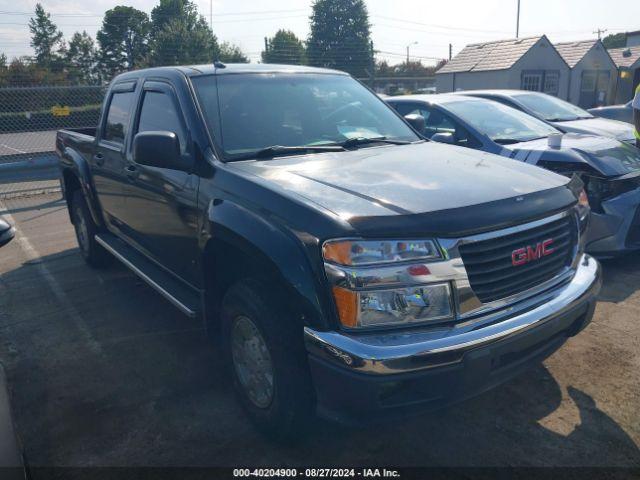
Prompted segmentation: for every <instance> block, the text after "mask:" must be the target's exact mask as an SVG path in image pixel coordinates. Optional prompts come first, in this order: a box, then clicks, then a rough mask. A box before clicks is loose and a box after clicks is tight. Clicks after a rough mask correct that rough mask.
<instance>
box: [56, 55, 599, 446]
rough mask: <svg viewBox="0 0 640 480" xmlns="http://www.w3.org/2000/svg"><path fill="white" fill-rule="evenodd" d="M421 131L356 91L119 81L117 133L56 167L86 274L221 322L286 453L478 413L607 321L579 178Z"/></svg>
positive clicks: (227, 68) (319, 82) (110, 130)
mask: <svg viewBox="0 0 640 480" xmlns="http://www.w3.org/2000/svg"><path fill="white" fill-rule="evenodd" d="M408 120H410V121H412V122H414V124H417V123H419V122H420V119H419V118H415V117H412V118H410V119H408ZM408 120H405V119H403V118H402V117H400V116H399V115H398V114H397V113H396V112H394V111H393V110H392V109H391V108H390V107H388V106H387V105H386V104H385V103H384V102H383V101H382V100H380V99H379V98H377V97H376V96H375V95H374V94H373V93H372V92H371V91H369V90H368V89H367V88H366V87H364V86H363V85H361V84H360V83H359V82H357V81H356V80H354V79H353V78H351V77H350V76H348V75H346V74H343V73H341V72H336V71H331V70H320V69H313V68H306V67H292V66H274V65H222V64H214V65H205V66H193V67H171V68H159V69H149V70H141V71H136V72H130V73H126V74H123V75H120V76H118V77H117V78H116V79H115V80H113V82H112V83H111V86H110V88H109V91H108V93H107V95H106V99H105V102H104V106H103V113H102V118H101V120H100V124H99V125H98V126H97V128H94V129H79V130H61V131H60V132H59V133H58V136H57V141H56V149H57V152H58V155H59V156H60V169H61V170H60V171H61V182H62V187H63V191H64V194H65V198H66V200H67V203H68V206H69V212H70V217H71V220H72V222H73V224H74V226H75V228H76V232H77V237H78V243H79V245H80V251H81V253H82V255H83V256H84V258H85V259H86V260H87V262H88V263H89V264H90V265H92V266H95V267H101V266H104V265H106V264H107V263H108V262H109V260H110V259H112V258H114V257H115V258H116V259H118V260H120V261H121V262H123V263H124V264H125V265H127V266H128V267H129V268H131V270H133V271H134V272H135V273H136V274H137V275H139V276H140V277H141V278H142V279H144V280H145V281H146V282H148V283H149V284H150V285H151V286H152V287H153V288H155V289H156V290H157V291H158V292H159V293H160V294H161V295H163V296H164V297H166V299H167V300H168V301H170V302H171V303H172V304H174V305H175V306H176V307H177V308H178V309H180V310H181V311H182V312H183V313H185V314H186V316H188V317H194V318H198V319H201V320H202V321H203V322H204V325H205V327H206V330H207V332H208V333H209V334H211V335H212V336H214V337H215V338H218V339H220V340H221V342H219V344H221V345H222V350H223V351H224V355H225V357H226V359H227V360H228V364H229V369H230V373H231V375H232V378H233V382H234V385H235V387H236V389H237V392H238V394H239V398H240V401H241V402H242V404H243V405H244V407H245V408H246V410H247V412H248V413H249V415H250V416H251V418H252V419H253V420H254V421H255V422H256V423H257V424H258V425H259V426H260V427H263V428H264V429H265V430H269V431H272V432H277V433H278V434H280V435H285V434H289V433H292V432H295V431H297V430H298V429H299V428H300V426H301V425H302V424H303V423H304V420H305V419H307V418H308V417H309V415H310V414H311V413H312V412H314V411H315V412H317V413H320V414H322V415H324V416H327V417H330V418H334V419H338V420H343V421H364V420H368V419H370V418H371V417H376V418H377V417H381V416H394V415H396V414H402V415H405V414H407V413H408V412H412V411H419V410H425V409H434V408H438V407H441V406H443V405H446V404H450V403H452V402H456V401H460V400H462V399H465V398H467V397H469V396H471V395H474V394H477V393H479V392H482V391H484V390H486V389H488V388H491V387H492V386H494V385H497V384H498V383H500V382H503V381H505V380H506V379H508V378H510V377H512V376H513V375H515V374H517V373H519V372H521V371H522V370H523V369H524V368H526V367H527V366H529V365H531V364H532V363H535V362H539V361H541V360H542V359H544V358H545V357H546V356H548V355H549V354H551V353H552V352H553V351H555V350H556V349H557V348H559V346H560V345H562V343H563V342H564V341H565V340H566V339H567V338H568V337H571V336H573V335H576V334H577V333H578V332H579V331H580V330H581V329H582V328H584V327H585V325H586V324H588V323H589V321H590V320H591V317H592V315H593V310H594V306H595V297H596V294H597V292H598V290H599V288H600V284H601V276H600V267H599V265H598V263H597V262H596V261H595V260H594V259H593V258H591V257H589V256H588V255H585V254H584V252H583V244H582V243H583V242H582V238H583V235H582V233H583V231H584V229H585V228H586V225H587V222H588V205H586V204H585V201H584V199H585V196H584V195H583V194H582V185H581V184H580V182H579V180H578V181H576V180H570V179H568V178H565V177H562V176H559V175H556V174H554V173H551V172H548V171H545V170H542V169H539V168H537V167H533V166H530V165H525V164H520V163H516V162H513V161H510V160H508V159H503V158H501V157H498V156H494V155H491V154H487V153H482V152H478V151H473V150H469V149H463V148H459V147H455V146H449V145H442V144H436V143H432V142H428V141H425V140H424V139H422V138H420V137H419V136H418V135H417V134H416V133H415V132H414V130H413V129H412V128H411V126H410V124H409V121H408ZM422 121H424V120H422Z"/></svg>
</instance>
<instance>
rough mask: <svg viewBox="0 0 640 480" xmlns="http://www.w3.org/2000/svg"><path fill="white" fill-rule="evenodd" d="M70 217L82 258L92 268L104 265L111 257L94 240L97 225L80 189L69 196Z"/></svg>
mask: <svg viewBox="0 0 640 480" xmlns="http://www.w3.org/2000/svg"><path fill="white" fill-rule="evenodd" d="M71 219H72V221H73V226H74V228H75V230H76V238H77V239H78V246H79V247H80V253H81V254H82V257H83V258H84V260H85V261H86V262H87V263H88V264H89V265H90V266H92V267H94V268H104V267H106V266H107V265H108V264H109V263H110V262H111V260H112V258H113V257H112V256H111V254H110V253H109V252H107V251H106V250H105V249H104V248H103V247H102V245H100V244H99V243H98V242H96V239H95V236H96V233H98V227H97V226H96V224H95V223H94V221H93V218H92V217H91V213H90V212H89V207H88V206H87V202H86V200H85V198H84V195H83V194H82V191H81V190H76V191H74V192H73V196H72V197H71Z"/></svg>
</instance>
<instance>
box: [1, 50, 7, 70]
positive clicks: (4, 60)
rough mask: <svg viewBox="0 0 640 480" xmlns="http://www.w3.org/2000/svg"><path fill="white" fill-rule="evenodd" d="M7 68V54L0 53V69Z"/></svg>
mask: <svg viewBox="0 0 640 480" xmlns="http://www.w3.org/2000/svg"><path fill="white" fill-rule="evenodd" d="M6 68H7V56H6V55H5V54H4V53H0V69H2V70H4V69H6Z"/></svg>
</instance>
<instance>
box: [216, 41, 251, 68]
mask: <svg viewBox="0 0 640 480" xmlns="http://www.w3.org/2000/svg"><path fill="white" fill-rule="evenodd" d="M217 59H218V60H220V61H221V62H227V63H249V57H247V56H246V55H245V54H244V52H243V51H242V49H241V48H240V47H239V46H237V45H234V44H233V43H229V42H222V43H221V44H220V51H219V53H218V58H217Z"/></svg>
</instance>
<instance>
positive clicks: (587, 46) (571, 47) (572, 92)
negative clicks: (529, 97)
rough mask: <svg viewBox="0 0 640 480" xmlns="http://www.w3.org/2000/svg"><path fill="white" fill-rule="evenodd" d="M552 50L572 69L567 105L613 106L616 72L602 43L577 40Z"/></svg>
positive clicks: (587, 106)
mask: <svg viewBox="0 0 640 480" xmlns="http://www.w3.org/2000/svg"><path fill="white" fill-rule="evenodd" d="M554 46H555V47H556V50H557V51H558V53H560V55H562V58H563V59H564V61H565V62H567V65H569V68H571V72H570V75H569V89H568V96H567V100H568V101H570V102H571V103H573V104H575V105H578V106H580V107H583V108H593V107H598V106H602V105H608V104H610V103H612V101H613V98H614V93H615V85H616V78H617V69H616V65H615V63H614V62H613V60H612V59H611V57H610V56H609V54H608V53H607V49H606V48H605V47H604V45H603V44H602V41H600V40H598V39H590V40H580V41H574V42H562V43H556V44H555V45H554Z"/></svg>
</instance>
